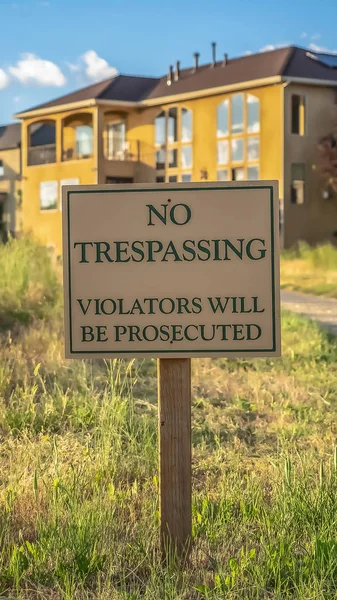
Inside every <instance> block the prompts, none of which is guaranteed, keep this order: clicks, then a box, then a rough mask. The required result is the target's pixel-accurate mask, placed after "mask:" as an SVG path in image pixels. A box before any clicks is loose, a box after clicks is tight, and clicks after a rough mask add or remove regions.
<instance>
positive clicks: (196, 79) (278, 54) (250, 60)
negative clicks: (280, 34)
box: [148, 48, 293, 98]
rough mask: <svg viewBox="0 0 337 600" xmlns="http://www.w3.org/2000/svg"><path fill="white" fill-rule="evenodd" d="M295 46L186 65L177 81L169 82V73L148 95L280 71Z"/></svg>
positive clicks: (177, 91)
mask: <svg viewBox="0 0 337 600" xmlns="http://www.w3.org/2000/svg"><path fill="white" fill-rule="evenodd" d="M292 51H293V48H280V49H279V50H274V51H272V52H260V53H259V54H251V55H249V56H242V57H240V58H233V59H231V60H229V61H228V62H227V64H223V63H219V62H218V63H216V65H215V66H214V67H213V65H212V63H210V64H207V65H202V66H200V67H199V68H198V69H197V70H196V71H195V70H194V69H183V70H182V71H181V72H180V77H179V79H178V81H173V83H172V85H170V86H168V85H167V83H166V81H167V75H165V77H162V78H161V79H160V80H159V83H158V85H157V86H156V87H155V89H154V90H152V92H150V94H149V95H148V98H160V97H162V96H172V95H174V94H186V93H188V92H195V91H199V90H204V89H208V88H216V87H220V86H223V85H232V84H235V83H241V82H242V81H251V80H253V79H263V78H265V77H272V76H274V75H280V74H281V73H282V71H283V69H284V67H285V65H286V63H287V62H288V60H289V59H290V56H291V54H292Z"/></svg>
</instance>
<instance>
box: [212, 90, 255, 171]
mask: <svg viewBox="0 0 337 600" xmlns="http://www.w3.org/2000/svg"><path fill="white" fill-rule="evenodd" d="M259 132H260V100H259V98H257V97H255V96H253V95H252V94H245V93H239V94H233V95H232V96H231V97H227V98H226V99H224V100H222V101H221V102H220V104H219V105H218V107H217V129H216V138H217V139H216V144H217V165H218V169H217V179H218V181H227V180H232V181H239V180H240V181H241V180H243V179H248V180H252V179H258V178H259V172H260V165H259V160H260V136H259Z"/></svg>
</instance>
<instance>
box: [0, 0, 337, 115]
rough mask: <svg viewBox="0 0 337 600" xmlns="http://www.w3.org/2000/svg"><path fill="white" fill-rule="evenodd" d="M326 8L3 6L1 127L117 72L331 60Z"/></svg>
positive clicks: (36, 0) (330, 20) (335, 44)
mask: <svg viewBox="0 0 337 600" xmlns="http://www.w3.org/2000/svg"><path fill="white" fill-rule="evenodd" d="M336 21H337V3H335V2H333V0H321V1H320V2H317V0H306V2H304V0H279V1H278V2H277V3H274V2H272V1H271V0H235V2H233V1H231V2H228V1H227V2H226V1H224V0H207V1H205V0H204V1H201V0H170V2H158V1H156V2H155V1H154V0H95V1H93V0H0V23H1V35H0V124H3V123H6V122H9V121H10V120H11V117H12V115H13V113H15V112H18V111H21V110H23V109H26V108H29V107H31V106H34V105H36V104H39V103H41V102H45V101H47V100H50V99H51V98H55V97H57V96H61V95H63V94H65V93H67V92H69V91H71V90H73V89H76V88H78V87H81V86H84V85H88V84H90V83H92V82H94V81H96V80H99V79H104V78H106V77H109V76H110V75H112V74H114V73H115V72H116V70H117V71H118V72H120V73H128V74H134V75H154V76H158V75H163V74H164V73H165V72H166V70H167V68H168V65H169V64H172V63H174V61H175V60H177V59H179V60H180V61H181V63H182V67H183V68H184V67H188V66H190V65H191V64H192V60H193V57H192V55H193V52H195V51H198V52H200V54H201V57H200V60H201V62H209V61H210V60H211V42H212V41H215V42H217V53H218V56H219V57H220V56H222V55H223V53H224V52H227V53H228V54H229V57H231V56H232V57H234V56H239V55H242V54H244V53H245V52H259V51H260V50H261V49H264V48H268V47H274V46H278V45H287V44H297V45H301V46H306V47H312V48H313V49H316V50H318V49H326V50H328V51H336V52H337V35H336Z"/></svg>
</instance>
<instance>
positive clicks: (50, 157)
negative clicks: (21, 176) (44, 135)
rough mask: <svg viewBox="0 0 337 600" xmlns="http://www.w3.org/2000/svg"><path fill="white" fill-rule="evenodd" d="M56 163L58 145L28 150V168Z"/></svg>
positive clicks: (33, 147) (32, 147)
mask: <svg viewBox="0 0 337 600" xmlns="http://www.w3.org/2000/svg"><path fill="white" fill-rule="evenodd" d="M54 162H56V144H48V146H31V147H30V148H28V166H33V165H47V164H49V163H54Z"/></svg>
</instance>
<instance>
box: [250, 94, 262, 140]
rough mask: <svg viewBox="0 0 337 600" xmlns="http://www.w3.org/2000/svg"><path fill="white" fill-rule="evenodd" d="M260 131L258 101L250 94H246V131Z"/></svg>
mask: <svg viewBox="0 0 337 600" xmlns="http://www.w3.org/2000/svg"><path fill="white" fill-rule="evenodd" d="M259 131H260V101H259V99H258V98H256V97H255V96H252V95H251V94H248V95H247V132H248V133H258V132H259Z"/></svg>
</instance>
